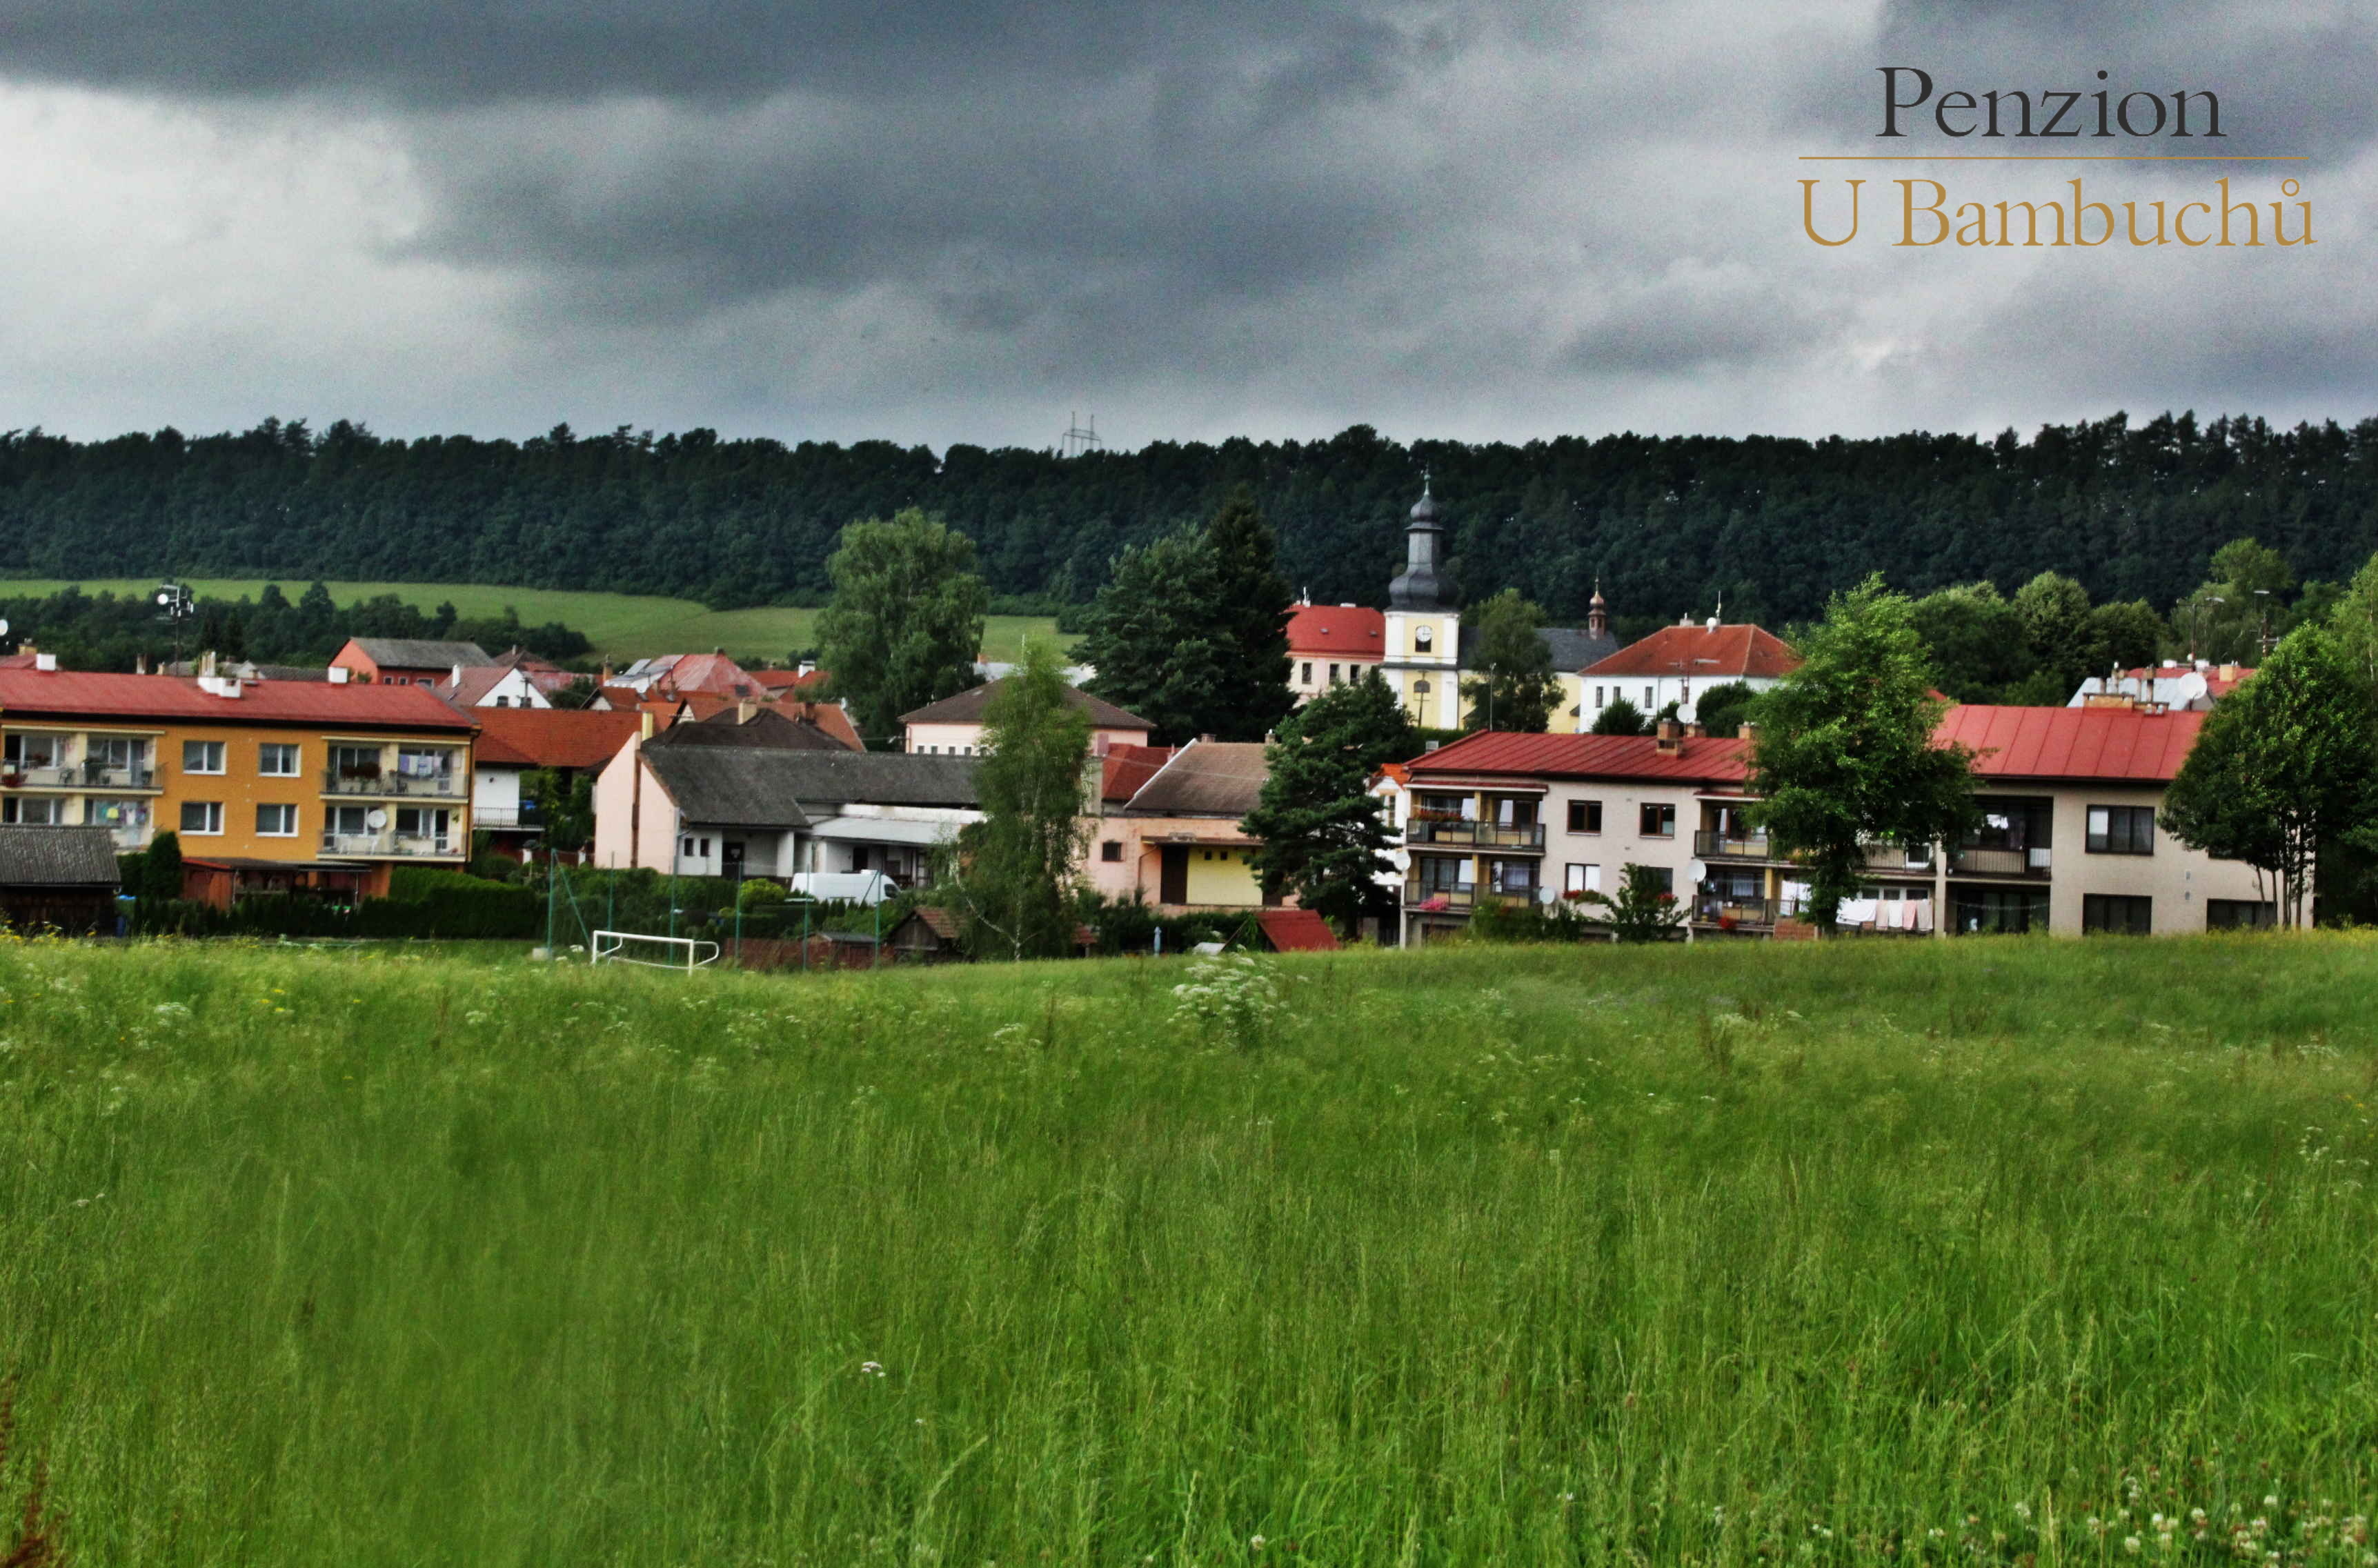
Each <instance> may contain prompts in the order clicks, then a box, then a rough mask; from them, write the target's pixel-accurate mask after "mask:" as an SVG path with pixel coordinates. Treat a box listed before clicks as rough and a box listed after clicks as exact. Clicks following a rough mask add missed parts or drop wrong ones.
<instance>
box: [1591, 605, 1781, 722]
mask: <svg viewBox="0 0 2378 1568" xmlns="http://www.w3.org/2000/svg"><path fill="white" fill-rule="evenodd" d="M1799 667H1800V656H1799V655H1798V654H1797V653H1795V652H1792V650H1791V647H1790V646H1789V645H1788V644H1787V643H1785V642H1784V640H1783V639H1782V638H1780V637H1778V636H1776V635H1775V634H1774V633H1773V632H1771V631H1769V630H1767V629H1766V628H1763V627H1756V626H1741V625H1736V626H1724V625H1721V624H1720V623H1719V622H1718V621H1716V620H1715V619H1713V618H1712V619H1711V620H1708V621H1686V622H1683V623H1681V624H1679V625H1676V626H1665V627H1662V628H1660V629H1659V630H1657V631H1655V632H1653V633H1652V634H1651V636H1649V637H1646V638H1644V639H1642V640H1640V641H1637V642H1630V643H1628V644H1627V646H1626V647H1624V648H1621V649H1620V650H1618V652H1615V653H1613V654H1611V655H1610V656H1609V657H1607V658H1605V659H1603V660H1601V661H1599V662H1598V663H1595V664H1588V665H1587V666H1585V668H1584V670H1583V671H1582V672H1581V673H1580V675H1579V688H1580V689H1579V700H1578V720H1577V723H1578V727H1579V729H1583V730H1590V729H1591V728H1592V727H1593V722H1594V721H1595V720H1596V719H1598V718H1600V717H1601V716H1602V711H1603V709H1604V708H1606V707H1608V706H1609V705H1610V704H1611V703H1612V702H1615V701H1616V700H1618V699H1619V698H1621V697H1624V698H1625V699H1627V701H1629V702H1631V703H1633V704H1634V705H1635V706H1636V708H1637V709H1639V711H1640V712H1643V713H1645V714H1646V715H1650V714H1656V713H1657V712H1659V711H1660V710H1661V709H1663V708H1664V707H1666V706H1667V705H1668V704H1669V703H1671V702H1690V701H1692V700H1693V699H1694V698H1695V697H1696V696H1697V695H1698V694H1699V693H1701V692H1705V691H1707V690H1708V689H1709V688H1711V687H1712V686H1723V685H1724V684H1725V683H1727V682H1728V681H1737V680H1738V681H1740V682H1742V683H1743V684H1744V685H1745V686H1747V687H1749V688H1751V689H1752V690H1754V691H1764V690H1765V689H1767V688H1769V687H1771V686H1773V685H1774V684H1775V683H1776V682H1777V681H1780V680H1782V679H1783V678H1784V676H1787V675H1790V674H1791V673H1792V672H1793V671H1794V670H1796V669H1798V668H1799Z"/></svg>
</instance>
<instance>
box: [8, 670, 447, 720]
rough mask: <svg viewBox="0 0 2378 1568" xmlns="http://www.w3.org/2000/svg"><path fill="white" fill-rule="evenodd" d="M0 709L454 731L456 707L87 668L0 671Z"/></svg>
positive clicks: (370, 686) (379, 689)
mask: <svg viewBox="0 0 2378 1568" xmlns="http://www.w3.org/2000/svg"><path fill="white" fill-rule="evenodd" d="M0 712H6V713H7V714H8V715H9V716H10V717H12V718H16V717H24V716H30V715H37V714H38V715H49V714H55V715H59V716H61V717H64V716H68V715H72V716H75V717H80V718H100V717H106V718H113V719H156V720H168V721H176V722H188V721H191V720H201V721H204V720H213V721H218V722H222V723H226V724H330V725H338V724H346V725H366V726H370V727H373V728H378V729H416V730H457V731H468V730H470V729H472V728H473V727H474V716H472V715H465V714H462V713H458V712H455V711H454V710H453V709H452V708H451V707H450V706H449V705H448V704H447V703H446V702H445V701H444V700H442V699H441V698H439V697H438V695H437V694H436V693H435V692H433V691H431V690H430V689H429V688H427V687H426V686H383V685H379V684H378V683H376V682H373V683H366V682H364V681H344V682H333V681H327V680H319V681H318V680H264V681H251V682H247V683H246V684H244V685H243V686H242V687H241V688H240V695H239V696H238V697H236V698H232V697H218V696H216V695H214V693H212V692H210V691H204V690H201V689H200V688H199V687H198V682H197V681H196V680H193V679H189V678H187V677H185V676H132V675H106V674H101V673H98V672H94V671H87V670H0Z"/></svg>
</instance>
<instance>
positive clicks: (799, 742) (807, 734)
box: [645, 707, 850, 751]
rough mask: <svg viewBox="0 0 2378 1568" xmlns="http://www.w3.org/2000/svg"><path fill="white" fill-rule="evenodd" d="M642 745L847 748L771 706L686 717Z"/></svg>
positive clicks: (844, 749)
mask: <svg viewBox="0 0 2378 1568" xmlns="http://www.w3.org/2000/svg"><path fill="white" fill-rule="evenodd" d="M645 744H646V745H648V746H725V747H733V748H738V749H740V750H744V751H753V750H771V751H847V750H849V749H850V748H848V747H847V746H845V745H844V744H843V743H842V742H840V741H838V740H836V739H835V737H834V736H830V735H828V734H826V733H825V731H823V730H822V729H820V728H819V727H818V726H817V725H815V724H810V723H808V722H807V721H806V720H801V719H792V718H787V717H786V716H785V715H784V714H782V713H780V712H776V710H775V709H774V708H763V709H761V710H760V711H759V712H756V713H754V714H752V715H751V717H750V718H748V719H747V718H744V717H742V716H741V715H740V714H739V713H738V712H736V710H735V709H733V708H731V707H728V708H721V709H720V710H718V712H715V713H713V714H711V715H710V717H708V718H706V719H688V720H682V721H680V722H679V723H677V724H671V725H669V727H668V728H667V729H665V730H663V731H661V733H660V734H658V735H656V736H653V738H652V739H651V740H649V741H647V742H645Z"/></svg>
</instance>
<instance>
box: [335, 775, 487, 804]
mask: <svg viewBox="0 0 2378 1568" xmlns="http://www.w3.org/2000/svg"><path fill="white" fill-rule="evenodd" d="M470 791H471V780H470V777H469V775H467V774H464V773H399V772H390V771H389V770H387V769H382V770H380V771H378V772H365V771H364V770H362V769H359V768H330V769H326V770H324V772H323V773H322V793H323V794H324V795H368V796H411V797H418V796H430V797H432V798H436V799H440V800H460V799H462V796H465V795H468V794H469V793H470Z"/></svg>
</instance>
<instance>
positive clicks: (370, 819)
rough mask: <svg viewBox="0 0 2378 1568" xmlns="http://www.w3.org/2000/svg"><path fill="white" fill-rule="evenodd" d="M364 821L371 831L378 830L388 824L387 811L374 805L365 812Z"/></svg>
mask: <svg viewBox="0 0 2378 1568" xmlns="http://www.w3.org/2000/svg"><path fill="white" fill-rule="evenodd" d="M364 821H365V822H366V824H368V825H369V827H370V828H371V830H372V832H379V830H380V829H382V828H384V827H386V826H388V813H387V812H385V811H383V810H381V809H380V808H378V807H377V806H375V807H373V808H371V809H370V810H369V811H368V812H366V813H365V815H364Z"/></svg>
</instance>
